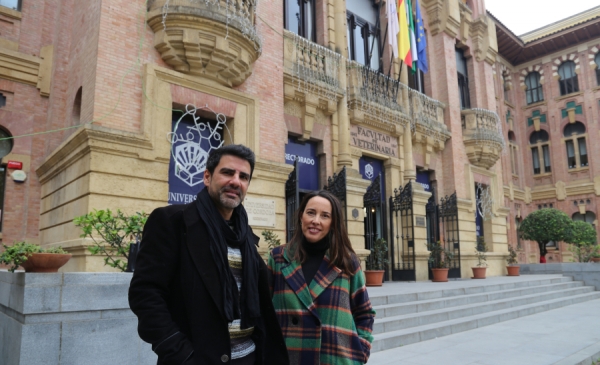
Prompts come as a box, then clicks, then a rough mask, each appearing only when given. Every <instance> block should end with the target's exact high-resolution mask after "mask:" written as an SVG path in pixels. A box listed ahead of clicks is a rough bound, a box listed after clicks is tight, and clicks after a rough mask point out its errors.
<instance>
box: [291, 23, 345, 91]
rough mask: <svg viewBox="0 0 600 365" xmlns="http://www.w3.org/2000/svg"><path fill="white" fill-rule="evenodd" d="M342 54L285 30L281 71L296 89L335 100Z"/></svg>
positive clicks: (338, 85)
mask: <svg viewBox="0 0 600 365" xmlns="http://www.w3.org/2000/svg"><path fill="white" fill-rule="evenodd" d="M340 61H341V55H340V54H339V53H336V52H334V51H332V50H330V49H328V48H325V47H323V46H321V45H318V44H316V43H314V42H311V41H309V40H307V39H305V38H302V37H300V36H299V35H297V34H295V33H293V32H290V31H288V30H284V68H285V72H286V74H287V76H288V81H287V83H289V84H290V85H291V86H292V87H293V88H294V89H295V90H297V91H300V92H303V93H305V94H312V95H315V96H317V97H321V98H324V99H326V100H332V101H337V100H338V99H339V98H340V97H341V95H343V94H344V92H345V90H342V89H341V88H340V80H339V76H338V75H339V69H340Z"/></svg>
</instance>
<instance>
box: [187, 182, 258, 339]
mask: <svg viewBox="0 0 600 365" xmlns="http://www.w3.org/2000/svg"><path fill="white" fill-rule="evenodd" d="M196 207H197V208H198V213H200V218H201V219H202V221H203V222H204V224H205V225H206V230H207V231H208V237H206V238H207V239H208V244H209V245H210V252H211V253H212V256H213V259H214V260H215V264H216V265H217V270H218V271H219V277H220V278H221V280H222V284H223V285H222V287H223V302H224V305H225V317H226V318H227V321H229V322H232V321H233V320H234V319H238V318H241V328H242V329H244V328H249V327H252V326H253V325H254V323H255V320H254V319H255V318H258V317H260V305H259V298H258V290H257V288H258V261H257V256H256V255H255V254H254V252H252V250H255V248H254V247H252V244H251V243H250V234H251V231H250V229H249V228H250V227H249V226H248V215H247V214H246V209H244V206H243V205H241V204H240V205H239V206H238V207H237V208H235V209H234V210H233V215H232V216H231V218H232V223H233V224H234V227H235V228H234V230H232V229H231V228H230V227H229V226H228V225H227V222H225V219H223V216H222V215H221V213H219V211H218V210H217V207H216V206H215V203H214V202H213V201H212V199H211V197H210V195H209V194H208V189H207V188H205V189H203V190H202V191H201V192H200V193H199V194H198V197H197V199H196ZM228 245H229V246H231V247H235V248H239V249H240V252H241V254H242V272H243V274H242V287H241V289H240V292H239V294H238V288H237V284H236V282H235V278H234V277H233V273H232V272H231V269H230V268H229V261H228V260H227V246H228ZM240 296H241V297H240Z"/></svg>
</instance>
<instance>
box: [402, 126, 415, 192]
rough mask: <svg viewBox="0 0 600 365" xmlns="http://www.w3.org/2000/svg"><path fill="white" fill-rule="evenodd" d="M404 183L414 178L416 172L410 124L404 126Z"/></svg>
mask: <svg viewBox="0 0 600 365" xmlns="http://www.w3.org/2000/svg"><path fill="white" fill-rule="evenodd" d="M402 138H403V139H404V183H407V182H408V181H409V180H413V181H414V180H415V179H416V178H417V173H416V171H415V163H414V161H413V150H412V132H411V130H410V125H407V126H405V127H404V135H403V136H402Z"/></svg>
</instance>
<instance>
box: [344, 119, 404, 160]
mask: <svg viewBox="0 0 600 365" xmlns="http://www.w3.org/2000/svg"><path fill="white" fill-rule="evenodd" d="M350 144H351V145H352V146H354V147H358V148H362V149H365V150H369V151H373V152H377V153H381V154H384V155H388V156H391V157H398V139H397V138H395V137H392V136H390V135H389V134H385V133H381V132H377V131H374V130H372V129H369V128H365V127H363V126H360V125H356V124H352V125H351V126H350Z"/></svg>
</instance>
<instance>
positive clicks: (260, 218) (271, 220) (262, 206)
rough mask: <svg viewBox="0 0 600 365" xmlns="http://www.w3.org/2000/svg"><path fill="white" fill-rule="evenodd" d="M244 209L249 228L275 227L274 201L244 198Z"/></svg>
mask: <svg viewBox="0 0 600 365" xmlns="http://www.w3.org/2000/svg"><path fill="white" fill-rule="evenodd" d="M244 208H246V212H247V213H248V223H249V224H250V225H251V226H259V227H270V228H274V227H275V200H270V199H260V198H246V200H244Z"/></svg>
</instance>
